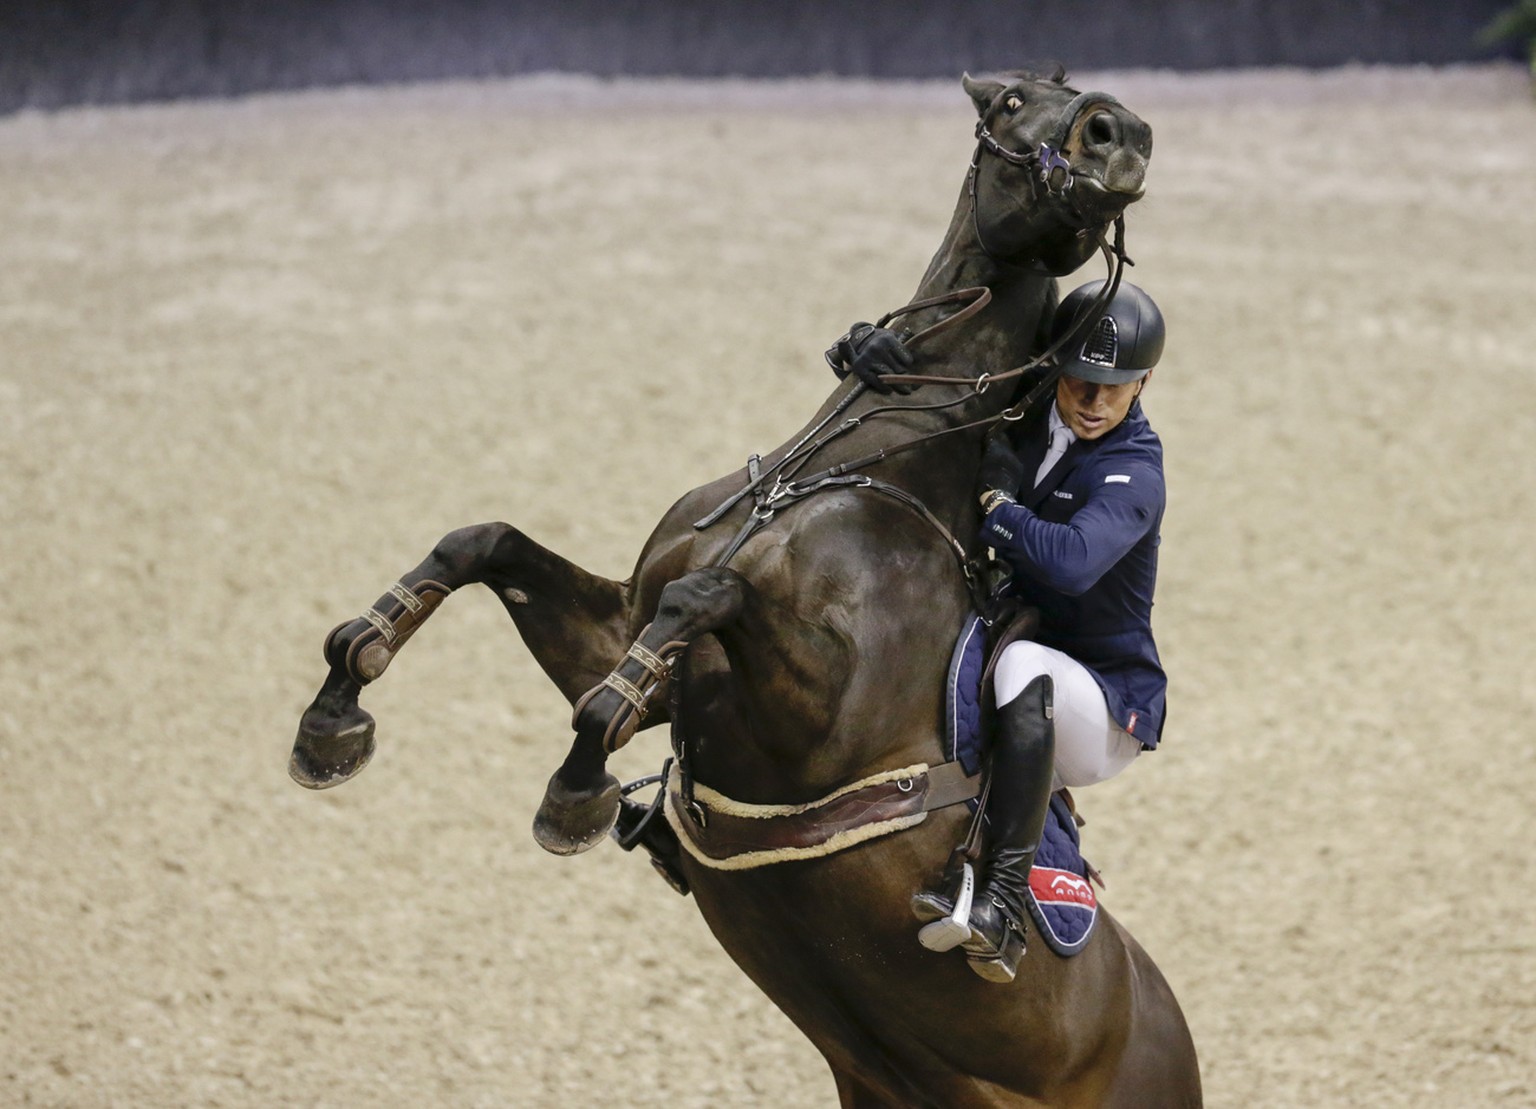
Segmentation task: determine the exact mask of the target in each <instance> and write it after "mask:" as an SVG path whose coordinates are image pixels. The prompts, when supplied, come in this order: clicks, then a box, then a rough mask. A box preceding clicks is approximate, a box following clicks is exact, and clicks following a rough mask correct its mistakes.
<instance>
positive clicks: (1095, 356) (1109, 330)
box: [1082, 316, 1120, 369]
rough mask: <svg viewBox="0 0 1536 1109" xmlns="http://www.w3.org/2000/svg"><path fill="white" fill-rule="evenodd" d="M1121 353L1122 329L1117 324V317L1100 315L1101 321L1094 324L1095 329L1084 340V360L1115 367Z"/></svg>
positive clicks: (1097, 364) (1111, 367)
mask: <svg viewBox="0 0 1536 1109" xmlns="http://www.w3.org/2000/svg"><path fill="white" fill-rule="evenodd" d="M1119 354H1120V329H1119V328H1118V327H1116V326H1115V317H1113V316H1100V317H1099V322H1098V323H1096V324H1094V325H1093V330H1092V331H1090V332H1089V333H1088V338H1087V339H1085V340H1084V341H1083V353H1082V360H1083V361H1084V362H1091V363H1093V364H1094V365H1095V366H1108V367H1109V368H1110V369H1114V368H1115V365H1116V362H1117V359H1118V357H1119Z"/></svg>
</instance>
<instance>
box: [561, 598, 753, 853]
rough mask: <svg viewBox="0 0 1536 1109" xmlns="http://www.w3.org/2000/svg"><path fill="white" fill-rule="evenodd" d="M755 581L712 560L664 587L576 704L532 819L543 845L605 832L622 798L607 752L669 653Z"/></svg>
mask: <svg viewBox="0 0 1536 1109" xmlns="http://www.w3.org/2000/svg"><path fill="white" fill-rule="evenodd" d="M751 588H752V587H751V586H750V585H748V584H747V580H746V579H745V578H743V577H742V576H741V575H740V574H738V573H736V571H734V570H728V569H725V568H723V567H708V568H705V569H701V570H694V571H692V572H690V573H688V574H684V575H683V576H682V577H680V578H678V579H677V580H675V581H672V582H669V583H668V584H667V586H666V587H665V588H664V589H663V590H662V591H661V598H660V602H659V604H658V606H657V609H656V617H655V619H654V620H652V621H651V623H650V625H649V626H647V627H646V629H645V631H644V632H643V633H641V636H640V638H639V640H638V641H637V642H636V644H635V646H634V647H632V648H631V649H630V651H629V653H628V654H626V655H625V656H624V660H623V662H622V663H621V664H620V665H619V667H618V669H617V670H615V671H613V673H612V675H611V676H610V677H609V678H608V679H607V680H605V681H604V682H603V684H601V685H598V686H596V687H594V688H593V689H592V690H590V691H589V692H588V694H587V695H586V696H584V697H582V698H581V700H580V702H578V704H577V706H576V712H575V719H574V720H573V721H572V723H573V726H574V727H575V729H576V738H575V740H574V741H573V742H572V744H571V750H570V754H568V755H567V756H566V759H565V762H564V763H563V764H562V765H561V767H560V769H559V770H557V771H555V773H554V775H553V776H552V777H551V778H550V779H549V786H548V788H547V789H546V790H545V792H544V802H543V804H541V805H540V806H539V811H538V814H537V815H536V816H535V817H534V820H533V836H534V839H536V840H538V842H539V845H540V846H542V847H543V848H544V849H545V850H547V851H551V852H553V853H554V854H556V855H574V854H577V853H578V852H581V851H585V850H587V849H588V848H589V847H592V846H594V845H595V844H596V843H597V842H598V841H599V840H601V839H602V838H603V836H605V835H607V833H608V829H610V828H611V827H613V824H614V821H615V820H616V819H617V817H618V814H619V799H620V798H619V782H618V779H617V778H615V777H614V776H613V775H612V774H609V773H608V770H607V763H608V756H609V755H610V754H612V753H613V752H614V751H615V750H616V749H618V748H619V747H621V746H623V745H624V743H625V742H626V741H627V740H628V739H629V737H630V735H631V734H633V732H634V729H635V726H636V725H637V724H638V722H639V718H640V716H641V715H643V713H644V709H645V707H647V705H648V703H649V700H654V699H655V698H656V697H657V696H659V695H660V693H661V687H662V685H663V684H664V682H665V680H666V679H665V663H666V660H667V659H669V658H671V657H672V656H673V655H675V654H676V652H677V651H678V650H680V649H681V648H682V647H684V646H686V645H687V644H688V643H690V642H692V641H693V640H694V639H695V638H697V637H698V636H700V635H703V634H705V633H706V632H712V631H718V630H719V629H721V628H723V627H724V626H725V625H727V624H729V623H731V622H732V621H733V620H735V619H736V617H737V616H738V615H740V613H741V610H742V608H743V607H744V606H745V604H746V602H747V598H748V596H749V595H750V592H751ZM620 653H622V652H621V651H615V652H614V653H613V656H611V657H617V656H618V655H619V654H620ZM645 686H649V687H650V697H649V699H648V698H647V697H646V696H645V693H644V690H643V687H645Z"/></svg>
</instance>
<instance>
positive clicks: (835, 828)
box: [662, 762, 981, 870]
mask: <svg viewBox="0 0 1536 1109" xmlns="http://www.w3.org/2000/svg"><path fill="white" fill-rule="evenodd" d="M980 784H981V775H980V774H977V775H975V776H974V777H967V776H966V774H965V770H964V768H962V767H961V765H960V764H959V763H958V762H946V763H940V764H939V765H938V766H933V767H930V766H929V765H928V764H927V763H918V764H916V765H915V766H908V767H903V768H901V769H898V770H887V771H884V772H882V773H879V774H872V775H870V776H869V777H867V778H861V779H860V780H858V781H856V782H852V783H850V784H849V785H846V786H843V787H842V788H841V789H838V790H835V791H833V792H832V793H830V794H828V795H827V796H825V797H823V798H821V799H820V800H817V801H811V802H808V803H806V804H803V805H753V804H747V803H746V802H743V801H736V800H733V799H731V798H729V797H727V796H725V795H724V794H722V793H719V792H717V791H715V790H712V789H710V788H709V787H708V786H705V785H702V784H700V783H698V782H694V783H692V787H693V788H692V791H691V792H692V797H691V798H689V797H685V795H684V788H685V783H684V781H683V778H682V775H680V774H679V773H677V772H676V769H675V764H673V766H672V767H669V770H668V772H667V774H666V780H665V781H664V782H663V783H662V789H663V791H664V792H665V794H666V813H667V820H668V822H669V823H671V825H672V827H673V829H674V830H675V831H676V832H677V838H678V840H679V841H680V842H681V843H682V845H683V848H684V850H686V851H687V852H688V853H689V854H690V855H692V856H693V857H694V858H695V859H697V860H698V861H699V862H700V863H702V864H703V865H705V866H707V867H711V868H713V869H716V870H750V869H752V868H754V867H759V866H768V865H771V864H773V863H783V862H792V861H795V860H798V859H814V858H820V857H822V856H825V855H831V854H834V853H836V852H838V851H844V850H847V849H848V848H850V847H853V846H856V845H857V844H860V843H866V842H868V841H869V840H872V839H878V838H879V837H881V836H886V835H890V834H892V833H893V832H899V831H902V830H903V829H906V828H911V827H915V826H916V825H918V824H921V823H922V822H923V821H924V820H926V819H927V818H928V814H929V813H930V812H932V811H933V810H935V809H942V808H947V807H948V806H950V805H958V804H960V803H961V802H962V801H969V800H970V799H971V798H973V797H975V796H977V795H978V794H979V793H980Z"/></svg>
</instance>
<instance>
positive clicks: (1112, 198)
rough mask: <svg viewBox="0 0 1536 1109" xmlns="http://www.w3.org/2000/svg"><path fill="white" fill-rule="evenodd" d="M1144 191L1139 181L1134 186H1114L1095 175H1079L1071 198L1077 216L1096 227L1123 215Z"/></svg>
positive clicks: (1143, 185)
mask: <svg viewBox="0 0 1536 1109" xmlns="http://www.w3.org/2000/svg"><path fill="white" fill-rule="evenodd" d="M1146 191H1147V190H1146V186H1145V184H1142V183H1140V182H1138V183H1137V184H1136V186H1135V187H1134V188H1114V187H1112V186H1110V185H1106V184H1105V183H1104V182H1103V181H1101V180H1099V179H1098V178H1097V177H1079V178H1077V180H1076V181H1075V182H1074V183H1073V186H1072V193H1073V198H1072V199H1073V204H1074V208H1075V210H1076V212H1077V213H1078V215H1079V217H1080V218H1081V219H1083V220H1085V221H1087V222H1088V223H1089V224H1090V225H1091V226H1095V227H1098V226H1103V225H1104V224H1106V223H1112V222H1114V221H1115V220H1116V219H1118V218H1119V217H1120V216H1122V215H1124V214H1125V210H1126V209H1127V208H1129V207H1130V206H1131V205H1132V204H1135V203H1136V202H1137V201H1138V200H1140V199H1141V198H1142V196H1143V195H1145V193H1146Z"/></svg>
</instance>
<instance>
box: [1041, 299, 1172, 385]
mask: <svg viewBox="0 0 1536 1109" xmlns="http://www.w3.org/2000/svg"><path fill="white" fill-rule="evenodd" d="M1103 289H1104V282H1103V281H1090V282H1089V283H1088V284H1086V285H1080V286H1079V287H1077V288H1076V289H1073V290H1072V291H1071V292H1070V293H1068V294H1067V295H1066V296H1065V297H1064V298H1063V299H1062V302H1061V304H1060V305H1058V306H1057V308H1056V315H1055V317H1054V318H1053V319H1052V320H1051V342H1052V343H1054V342H1056V340H1058V339H1060V338H1061V337H1062V336H1063V335H1065V334H1067V331H1068V329H1069V328H1070V329H1072V338H1071V339H1069V340H1067V343H1066V345H1065V346H1063V347H1062V348H1061V350H1060V351H1058V352H1057V355H1056V358H1057V361H1058V362H1059V363H1060V364H1061V367H1062V372H1063V373H1065V374H1067V375H1068V376H1070V377H1077V378H1081V379H1082V380H1084V381H1092V382H1096V383H1098V384H1100V385H1125V384H1128V383H1130V382H1132V381H1139V380H1140V379H1141V378H1143V377H1145V376H1146V374H1147V371H1148V370H1150V369H1151V368H1152V367H1153V366H1155V365H1157V360H1158V359H1159V358H1161V357H1162V354H1163V337H1164V330H1163V314H1162V313H1161V312H1160V311H1158V308H1157V305H1156V304H1155V303H1153V301H1152V298H1151V297H1149V296H1148V295H1147V294H1146V293H1144V292H1142V291H1141V290H1140V289H1139V288H1137V287H1136V286H1135V285H1132V284H1131V283H1130V282H1127V281H1122V282H1121V283H1120V287H1119V288H1118V289H1116V290H1115V296H1114V299H1113V300H1111V301H1110V302H1109V305H1108V306H1107V307H1106V308H1105V309H1104V311H1103V312H1102V313H1101V314H1100V315H1098V316H1096V317H1095V318H1093V319H1092V320H1088V319H1083V320H1081V321H1080V322H1078V325H1077V327H1076V328H1073V326H1072V325H1073V322H1074V321H1077V320H1078V317H1079V316H1082V315H1084V314H1085V313H1087V312H1089V311H1090V310H1091V309H1092V307H1093V305H1094V303H1095V302H1096V301H1097V300H1098V298H1099V294H1100V293H1101V292H1102V291H1103Z"/></svg>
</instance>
